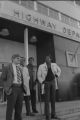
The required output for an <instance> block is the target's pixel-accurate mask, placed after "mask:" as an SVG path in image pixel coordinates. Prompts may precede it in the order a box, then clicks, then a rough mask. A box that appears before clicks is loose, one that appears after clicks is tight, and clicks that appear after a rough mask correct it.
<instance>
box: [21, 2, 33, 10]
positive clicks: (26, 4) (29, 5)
mask: <svg viewBox="0 0 80 120" xmlns="http://www.w3.org/2000/svg"><path fill="white" fill-rule="evenodd" d="M21 5H23V6H24V7H26V8H28V9H32V10H34V1H31V0H30V1H26V0H21Z"/></svg>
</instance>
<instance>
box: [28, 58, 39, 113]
mask: <svg viewBox="0 0 80 120" xmlns="http://www.w3.org/2000/svg"><path fill="white" fill-rule="evenodd" d="M28 61H29V64H28V65H27V67H28V70H29V76H30V80H29V87H30V96H31V105H32V111H33V113H38V111H37V110H36V89H35V83H36V82H35V79H34V74H35V70H34V65H33V62H34V58H33V57H30V58H29V60H28Z"/></svg>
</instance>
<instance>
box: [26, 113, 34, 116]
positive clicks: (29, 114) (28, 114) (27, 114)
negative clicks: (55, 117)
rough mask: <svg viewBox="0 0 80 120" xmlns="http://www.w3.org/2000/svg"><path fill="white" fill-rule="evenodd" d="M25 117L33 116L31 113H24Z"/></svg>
mask: <svg viewBox="0 0 80 120" xmlns="http://www.w3.org/2000/svg"><path fill="white" fill-rule="evenodd" d="M26 116H34V114H33V113H26Z"/></svg>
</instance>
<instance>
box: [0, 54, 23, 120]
mask: <svg viewBox="0 0 80 120" xmlns="http://www.w3.org/2000/svg"><path fill="white" fill-rule="evenodd" d="M1 80H2V82H3V87H4V91H5V93H6V95H7V110H6V120H12V114H13V109H15V113H14V120H22V116H21V113H22V103H23V75H22V70H21V69H20V55H19V54H14V55H13V56H12V63H10V64H9V65H8V66H6V67H4V68H3V70H2V75H1Z"/></svg>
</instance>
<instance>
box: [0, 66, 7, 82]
mask: <svg viewBox="0 0 80 120" xmlns="http://www.w3.org/2000/svg"><path fill="white" fill-rule="evenodd" d="M6 80H7V67H4V68H3V69H2V74H1V81H2V82H3V81H6Z"/></svg>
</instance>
